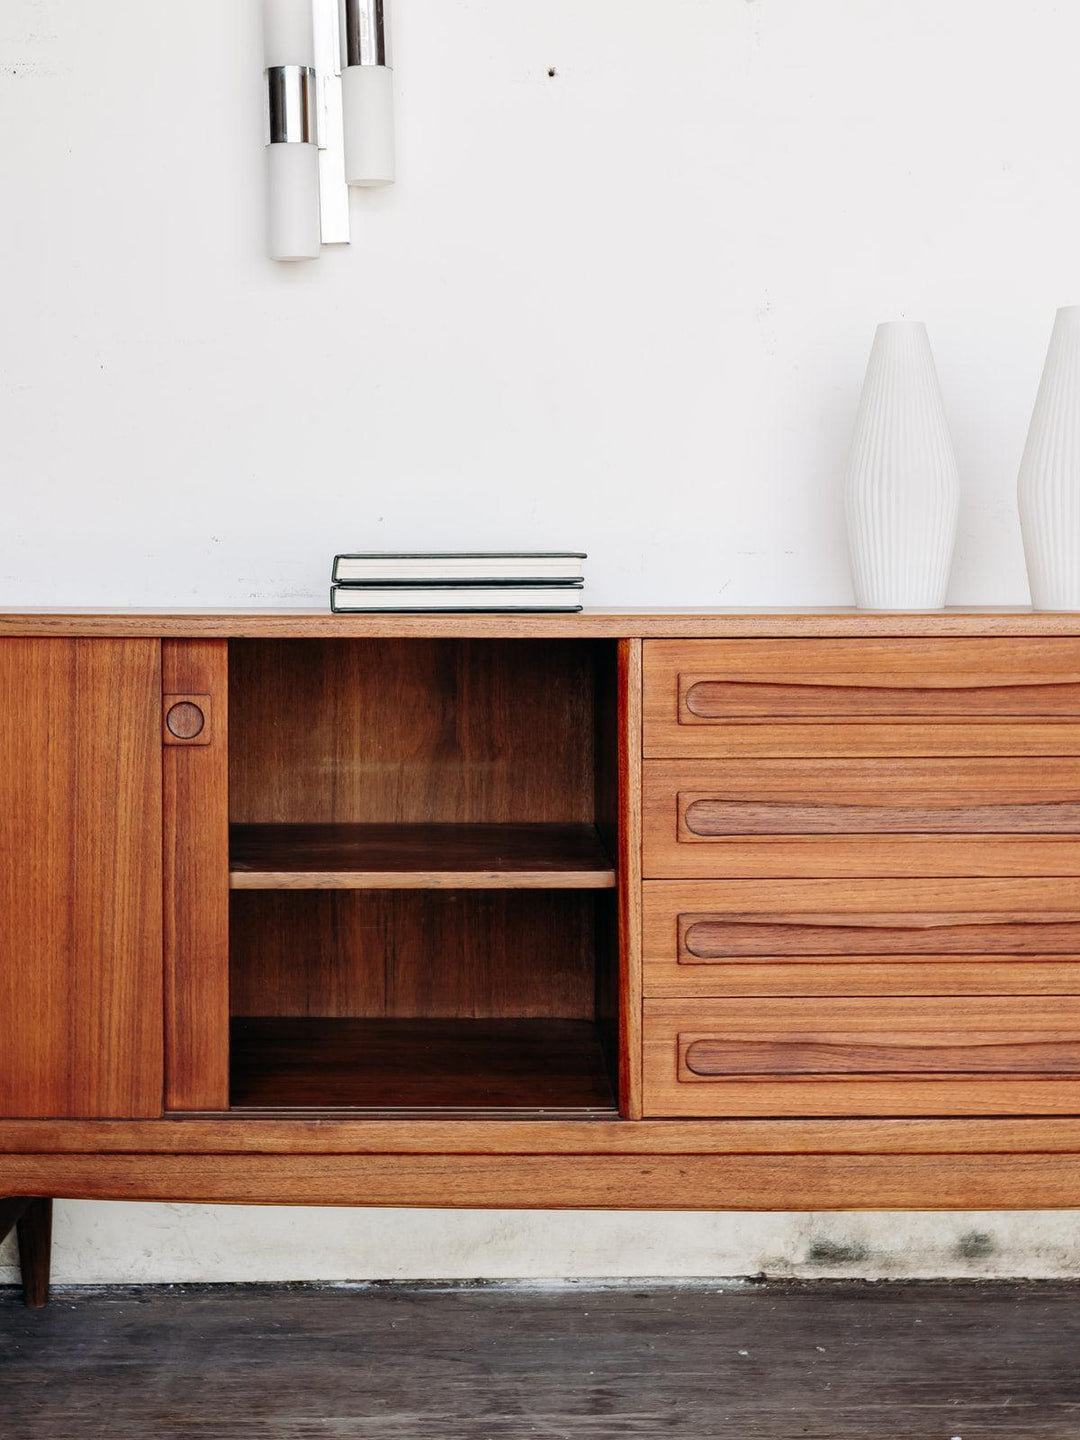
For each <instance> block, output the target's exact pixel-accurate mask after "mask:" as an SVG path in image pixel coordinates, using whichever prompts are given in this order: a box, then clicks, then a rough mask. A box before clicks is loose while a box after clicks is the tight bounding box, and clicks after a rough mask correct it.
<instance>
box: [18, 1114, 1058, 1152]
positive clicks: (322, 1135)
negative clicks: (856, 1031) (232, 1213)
mask: <svg viewBox="0 0 1080 1440" xmlns="http://www.w3.org/2000/svg"><path fill="white" fill-rule="evenodd" d="M1077 1153H1080V1119H1069V1118H1065V1119H1062V1118H1056V1117H1050V1118H1046V1117H1039V1118H1034V1119H1032V1118H1020V1119H1015V1118H1001V1119H979V1118H965V1119H914V1120H890V1119H869V1120H867V1119H833V1120H815V1119H810V1120H801V1119H780V1120H774V1119H765V1120H753V1119H750V1120H716V1119H697V1120H679V1119H671V1120H624V1119H618V1118H615V1117H613V1116H610V1115H592V1116H590V1117H587V1118H581V1117H575V1118H573V1119H571V1120H566V1119H553V1118H544V1119H536V1118H527V1119H523V1118H521V1117H520V1116H517V1117H515V1116H513V1115H510V1114H503V1115H499V1116H497V1117H496V1116H491V1115H487V1116H483V1117H477V1116H470V1117H468V1118H461V1117H458V1116H454V1117H452V1118H449V1119H447V1118H442V1117H441V1118H438V1119H432V1118H431V1117H430V1116H429V1117H426V1118H425V1117H422V1116H416V1115H409V1116H407V1117H404V1118H401V1117H387V1116H380V1117H379V1118H364V1117H356V1116H342V1115H337V1116H334V1117H332V1118H327V1117H319V1116H311V1115H302V1114H299V1115H298V1114H290V1115H288V1116H281V1115H278V1116H264V1115H259V1116H254V1115H244V1116H243V1117H236V1116H229V1115H214V1116H209V1117H207V1116H185V1117H170V1118H169V1119H165V1120H123V1121H121V1120H7V1121H0V1154H56V1155H79V1154H83V1155H100V1156H106V1155H117V1154H119V1155H123V1154H134V1155H138V1154H170V1155H223V1154H227V1155H232V1154H235V1155H290V1154H291V1155H306V1156H308V1157H317V1156H319V1155H425V1154H426V1155H495V1156H498V1155H637V1156H639V1157H643V1158H646V1159H647V1158H648V1157H650V1156H655V1157H660V1156H664V1155H671V1156H676V1157H677V1156H680V1155H789V1156H796V1155H805V1154H823V1155H885V1154H893V1155H916V1154H937V1155H953V1154H978V1155H1011V1154H1040V1155H1041V1154H1046V1155H1051V1154H1053V1155H1075V1154H1077Z"/></svg>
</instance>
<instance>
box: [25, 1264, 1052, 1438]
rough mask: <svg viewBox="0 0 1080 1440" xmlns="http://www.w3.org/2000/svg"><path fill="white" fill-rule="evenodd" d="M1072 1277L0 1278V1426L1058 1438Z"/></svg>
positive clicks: (80, 1431) (236, 1433) (146, 1431)
mask: <svg viewBox="0 0 1080 1440" xmlns="http://www.w3.org/2000/svg"><path fill="white" fill-rule="evenodd" d="M1078 1358H1080V1287H1077V1286H1070V1285H1067V1284H1057V1283H1040V1284H1032V1283H1015V1284H1014V1283H1009V1284H988V1285H974V1284H970V1283H968V1284H936V1283H935V1284H896V1285H884V1284H877V1285H867V1284H855V1283H824V1284H823V1283H815V1284H765V1285H745V1286H723V1285H720V1284H717V1285H709V1286H692V1287H671V1286H642V1287H630V1286H627V1287H619V1288H612V1289H606V1290H604V1289H601V1290H596V1289H586V1288H582V1287H579V1286H569V1287H556V1288H552V1289H513V1288H507V1287H500V1286H495V1287H489V1288H483V1287H480V1288H472V1287H464V1288H461V1287H453V1286H448V1287H430V1288H422V1287H416V1286H372V1287H367V1288H360V1289H337V1288H335V1289H319V1288H308V1287H294V1288H293V1287H273V1286H265V1287H263V1286H255V1287H223V1286H218V1287H179V1288H156V1287H154V1288H150V1287H147V1288H136V1289H128V1290H109V1291H85V1290H84V1291H77V1290H73V1291H67V1292H65V1291H63V1290H60V1291H59V1292H57V1295H56V1298H55V1299H54V1301H53V1304H52V1306H51V1307H50V1308H49V1309H48V1310H45V1311H27V1310H25V1309H24V1308H23V1306H22V1304H21V1302H20V1301H19V1300H18V1299H17V1297H16V1294H15V1292H14V1291H2V1292H0V1433H2V1434H3V1435H4V1437H5V1440H39V1437H40V1440H43V1437H45V1436H49V1437H57V1436H59V1437H65V1440H66V1437H69V1436H78V1437H83V1436H106V1435H107V1436H109V1437H110V1440H136V1437H138V1440H145V1437H146V1436H148V1435H153V1436H154V1437H156V1440H179V1437H184V1440H236V1437H242V1440H270V1437H273V1440H315V1437H320V1440H323V1437H327V1436H331V1437H334V1440H351V1437H364V1440H419V1437H426V1436H438V1437H439V1440H495V1437H498V1440H504V1437H513V1440H517V1437H527V1436H540V1437H546V1440H563V1437H567V1440H578V1437H581V1440H616V1437H619V1440H635V1437H644V1436H649V1437H657V1436H665V1437H666V1436H678V1437H685V1440H899V1437H903V1440H950V1437H953V1436H960V1437H962V1440H985V1437H1005V1436H1007V1437H1009V1440H1034V1437H1038V1440H1076V1436H1077V1435H1078V1434H1080V1366H1078V1364H1077V1360H1078Z"/></svg>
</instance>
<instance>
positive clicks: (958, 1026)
mask: <svg viewBox="0 0 1080 1440" xmlns="http://www.w3.org/2000/svg"><path fill="white" fill-rule="evenodd" d="M644 1030H645V1051H644V1098H645V1106H644V1108H645V1114H646V1115H647V1116H676V1115H687V1116H713V1117H723V1116H785V1117H794V1116H807V1117H809V1116H818V1115H821V1116H829V1115H847V1116H919V1115H943V1116H959V1115H1063V1114H1069V1115H1075V1114H1080V998H1077V997H1069V996H1055V997H1052V998H1050V999H1042V998H1032V997H1015V998H1009V997H1002V996H994V997H991V998H970V997H964V998H954V997H948V998H935V999H874V1000H870V999H833V1000H812V999H805V1000H796V999H784V1000H696V1001H688V1000H647V1001H646V1002H645V1010H644Z"/></svg>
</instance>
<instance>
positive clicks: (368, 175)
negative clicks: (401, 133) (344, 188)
mask: <svg viewBox="0 0 1080 1440" xmlns="http://www.w3.org/2000/svg"><path fill="white" fill-rule="evenodd" d="M341 108H342V112H343V116H344V121H345V183H346V184H347V185H389V184H391V183H392V181H393V179H394V72H393V71H392V70H391V69H390V67H389V65H349V66H346V68H345V69H344V70H343V71H342V75H341Z"/></svg>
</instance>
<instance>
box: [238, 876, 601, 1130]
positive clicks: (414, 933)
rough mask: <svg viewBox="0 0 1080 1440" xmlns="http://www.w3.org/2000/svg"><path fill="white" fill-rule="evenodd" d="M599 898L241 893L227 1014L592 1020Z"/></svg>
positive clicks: (498, 893)
mask: <svg viewBox="0 0 1080 1440" xmlns="http://www.w3.org/2000/svg"><path fill="white" fill-rule="evenodd" d="M602 898H603V897H602V896H599V895H597V894H595V893H591V892H589V891H529V890H490V891H486V890H485V891H480V890H469V891H453V890H431V891H419V890H417V891H413V890H410V891H395V890H372V891H315V890H312V891H299V890H297V891H266V892H262V893H260V892H257V891H248V890H237V891H234V892H233V897H232V947H231V967H232V978H231V1003H232V1009H233V1013H234V1014H236V1015H281V1016H296V1017H300V1016H324V1017H334V1016H338V1017H348V1016H357V1017H365V1016H366V1017H368V1018H371V1019H374V1018H379V1017H382V1016H386V1017H398V1018H402V1017H409V1016H411V1017H419V1016H428V1017H429V1018H432V1019H437V1018H440V1017H441V1018H447V1019H452V1018H467V1017H472V1018H475V1019H480V1018H487V1019H496V1018H499V1017H505V1018H510V1017H517V1018H519V1019H528V1018H536V1019H539V1018H541V1017H543V1016H548V1017H550V1018H553V1019H566V1020H572V1019H593V1018H594V1017H595V1014H596V926H597V910H596V907H597V903H598V901H599V900H601V899H602ZM210 1108H213V1107H210Z"/></svg>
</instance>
